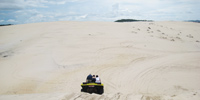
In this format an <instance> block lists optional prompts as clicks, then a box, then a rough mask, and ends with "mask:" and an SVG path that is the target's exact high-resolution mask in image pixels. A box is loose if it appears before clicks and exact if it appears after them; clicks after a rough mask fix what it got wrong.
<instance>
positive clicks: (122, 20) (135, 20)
mask: <svg viewBox="0 0 200 100" xmlns="http://www.w3.org/2000/svg"><path fill="white" fill-rule="evenodd" d="M115 22H152V20H137V19H120V20H116V21H115Z"/></svg>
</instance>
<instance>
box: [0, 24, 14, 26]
mask: <svg viewBox="0 0 200 100" xmlns="http://www.w3.org/2000/svg"><path fill="white" fill-rule="evenodd" d="M9 25H13V24H1V25H0V26H9Z"/></svg>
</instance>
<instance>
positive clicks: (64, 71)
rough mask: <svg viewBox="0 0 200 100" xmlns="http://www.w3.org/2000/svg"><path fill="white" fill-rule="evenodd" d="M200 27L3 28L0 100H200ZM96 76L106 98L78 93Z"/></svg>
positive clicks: (55, 24) (80, 25)
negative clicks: (83, 83)
mask: <svg viewBox="0 0 200 100" xmlns="http://www.w3.org/2000/svg"><path fill="white" fill-rule="evenodd" d="M199 32H200V24H199V23H193V22H134V23H115V22H68V21H60V22H45V23H34V24H23V25H11V26H6V27H0V100H93V99H94V100H110V99H112V100H200V85H199V84H200V33H199ZM90 73H91V74H98V75H99V76H100V78H101V80H102V83H103V84H104V92H105V93H104V94H102V95H98V94H88V93H82V92H80V90H81V86H80V85H81V83H82V82H84V81H85V80H86V77H87V75H88V74H90Z"/></svg>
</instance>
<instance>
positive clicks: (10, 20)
mask: <svg viewBox="0 0 200 100" xmlns="http://www.w3.org/2000/svg"><path fill="white" fill-rule="evenodd" d="M7 22H9V23H16V22H17V21H16V20H14V19H9V20H7Z"/></svg>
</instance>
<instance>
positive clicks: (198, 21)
mask: <svg viewBox="0 0 200 100" xmlns="http://www.w3.org/2000/svg"><path fill="white" fill-rule="evenodd" d="M187 22H196V23H200V20H187Z"/></svg>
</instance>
